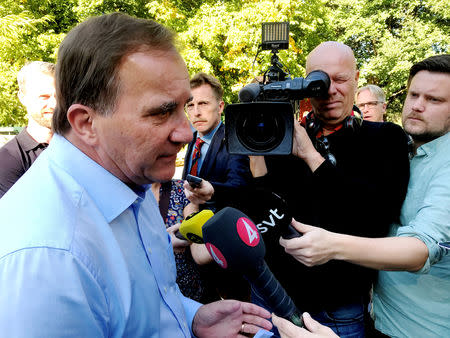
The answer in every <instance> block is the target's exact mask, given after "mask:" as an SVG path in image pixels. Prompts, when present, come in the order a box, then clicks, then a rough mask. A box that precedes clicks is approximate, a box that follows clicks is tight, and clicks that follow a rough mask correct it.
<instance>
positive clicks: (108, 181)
mask: <svg viewBox="0 0 450 338" xmlns="http://www.w3.org/2000/svg"><path fill="white" fill-rule="evenodd" d="M48 149H52V155H53V157H52V160H53V161H55V162H56V163H57V164H58V165H59V166H61V168H62V169H63V170H64V171H65V172H67V173H68V174H69V175H70V176H71V177H72V178H73V179H74V180H75V181H76V182H77V183H78V185H80V186H81V187H82V188H83V189H84V191H85V192H86V193H87V195H88V196H89V197H90V198H91V199H92V200H93V202H94V204H95V205H96V206H97V207H98V209H99V210H100V212H101V213H102V214H103V216H104V217H105V219H106V221H107V222H108V223H109V222H111V221H112V220H114V219H115V218H116V217H117V216H119V215H120V214H121V213H122V212H124V211H125V210H126V209H127V208H128V207H129V206H130V205H131V204H132V203H133V202H134V201H136V200H138V201H142V200H143V199H144V198H145V194H146V192H147V191H148V189H149V187H150V185H146V186H143V187H142V191H138V192H134V191H133V190H132V189H130V188H129V187H128V186H127V185H126V184H125V183H123V182H122V181H121V180H120V179H118V178H117V177H116V176H114V175H113V174H111V173H110V172H109V171H107V170H106V169H105V168H103V167H102V166H101V165H99V164H98V163H97V162H95V161H94V160H92V159H91V158H90V157H88V156H87V155H86V154H84V153H83V152H82V151H81V150H80V149H78V148H77V147H75V146H74V145H73V144H72V143H70V142H69V141H68V140H67V139H66V138H64V137H63V136H61V135H58V134H55V135H53V138H52V142H50V145H49V148H48Z"/></svg>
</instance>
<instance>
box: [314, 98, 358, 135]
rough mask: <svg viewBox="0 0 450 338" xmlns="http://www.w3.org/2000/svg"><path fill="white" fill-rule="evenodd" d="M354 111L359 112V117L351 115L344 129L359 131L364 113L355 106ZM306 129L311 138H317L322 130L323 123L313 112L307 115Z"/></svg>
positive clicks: (345, 120)
mask: <svg viewBox="0 0 450 338" xmlns="http://www.w3.org/2000/svg"><path fill="white" fill-rule="evenodd" d="M353 111H354V112H357V113H358V114H359V116H357V115H349V116H347V117H346V118H345V119H344V121H343V122H342V126H343V128H344V129H351V130H353V131H357V130H358V129H359V127H361V124H362V121H363V119H362V113H361V111H360V110H359V108H358V107H357V106H353ZM305 128H306V131H307V132H308V135H309V136H310V137H311V138H313V137H314V138H315V137H316V135H317V133H318V132H319V131H320V130H321V129H322V122H321V121H320V120H319V119H316V118H315V116H314V113H313V112H312V111H311V112H309V113H308V115H306V120H305Z"/></svg>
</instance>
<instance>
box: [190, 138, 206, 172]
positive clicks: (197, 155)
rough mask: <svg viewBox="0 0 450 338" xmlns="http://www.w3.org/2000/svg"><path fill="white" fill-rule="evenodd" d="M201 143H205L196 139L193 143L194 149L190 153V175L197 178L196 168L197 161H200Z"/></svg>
mask: <svg viewBox="0 0 450 338" xmlns="http://www.w3.org/2000/svg"><path fill="white" fill-rule="evenodd" d="M203 143H205V141H203V140H202V139H201V138H200V137H198V138H197V140H196V141H195V147H194V151H193V153H192V165H191V172H190V174H191V175H194V176H197V168H198V160H199V159H200V155H201V153H200V150H201V148H202V145H203Z"/></svg>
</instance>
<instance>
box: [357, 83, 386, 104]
mask: <svg viewBox="0 0 450 338" xmlns="http://www.w3.org/2000/svg"><path fill="white" fill-rule="evenodd" d="M365 90H368V91H369V92H371V93H372V94H373V95H374V96H375V98H376V99H377V101H378V102H382V103H385V102H386V94H385V93H384V91H383V89H381V88H380V87H378V86H376V85H373V84H369V85H367V86H364V87H361V88H359V89H358V91H357V92H356V97H358V95H359V93H361V92H363V91H365Z"/></svg>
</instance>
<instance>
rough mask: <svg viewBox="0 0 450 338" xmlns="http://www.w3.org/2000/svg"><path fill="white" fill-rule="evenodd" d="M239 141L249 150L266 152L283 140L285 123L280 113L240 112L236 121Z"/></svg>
mask: <svg viewBox="0 0 450 338" xmlns="http://www.w3.org/2000/svg"><path fill="white" fill-rule="evenodd" d="M236 126H237V130H236V134H237V137H238V139H239V142H240V143H241V144H242V145H244V146H245V147H246V148H248V149H249V150H251V151H256V152H268V151H271V150H273V149H274V148H276V147H277V146H278V145H279V144H280V143H281V141H282V140H283V137H284V133H285V130H284V129H285V123H284V119H283V117H282V116H281V114H277V113H276V112H275V113H273V112H268V111H264V112H258V111H256V112H255V111H254V112H251V113H250V114H241V115H240V116H239V117H238V119H237V121H236Z"/></svg>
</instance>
